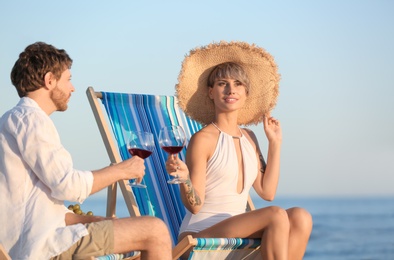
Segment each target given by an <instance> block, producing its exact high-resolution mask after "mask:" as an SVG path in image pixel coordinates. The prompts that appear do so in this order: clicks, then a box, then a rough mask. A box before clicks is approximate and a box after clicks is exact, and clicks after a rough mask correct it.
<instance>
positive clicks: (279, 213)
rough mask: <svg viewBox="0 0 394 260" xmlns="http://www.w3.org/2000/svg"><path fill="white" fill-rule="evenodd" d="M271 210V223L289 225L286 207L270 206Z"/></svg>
mask: <svg viewBox="0 0 394 260" xmlns="http://www.w3.org/2000/svg"><path fill="white" fill-rule="evenodd" d="M268 209H269V210H270V217H271V223H272V224H273V225H281V226H283V227H289V226H290V223H289V218H288V215H287V212H286V210H285V209H283V208H281V207H278V206H270V207H268Z"/></svg>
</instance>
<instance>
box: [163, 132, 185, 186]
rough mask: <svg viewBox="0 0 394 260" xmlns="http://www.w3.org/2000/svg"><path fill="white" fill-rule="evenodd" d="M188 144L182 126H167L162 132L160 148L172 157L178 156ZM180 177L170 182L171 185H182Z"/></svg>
mask: <svg viewBox="0 0 394 260" xmlns="http://www.w3.org/2000/svg"><path fill="white" fill-rule="evenodd" d="M185 143H186V134H185V131H184V130H183V128H182V127H181V126H178V125H171V126H165V127H163V128H162V129H161V130H160V134H159V144H160V147H161V148H162V149H163V150H164V151H166V152H167V153H168V154H169V155H170V156H171V155H174V156H177V155H178V153H179V152H180V151H182V149H183V147H184V146H185ZM182 182H183V181H181V180H180V179H179V177H178V176H176V177H175V178H173V179H171V180H168V181H167V183H169V184H178V183H182Z"/></svg>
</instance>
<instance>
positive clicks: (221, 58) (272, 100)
mask: <svg viewBox="0 0 394 260" xmlns="http://www.w3.org/2000/svg"><path fill="white" fill-rule="evenodd" d="M224 62H234V63H237V64H239V65H241V66H242V67H243V69H244V70H245V72H246V73H247V75H248V77H249V80H250V89H249V94H248V97H247V99H246V102H245V105H244V106H243V108H242V109H241V110H240V111H239V113H238V124H239V125H252V124H258V123H260V122H261V121H262V118H263V115H264V114H266V113H267V112H269V111H271V110H272V108H274V107H275V105H276V102H277V97H278V95H279V80H280V75H279V74H278V68H277V65H276V63H275V61H274V59H273V57H272V56H271V55H270V54H269V53H268V52H266V51H265V50H264V49H262V48H260V47H257V46H256V45H250V44H248V43H245V42H229V43H227V42H224V41H222V42H220V43H211V44H209V45H207V46H203V47H199V48H196V49H193V50H191V51H190V53H189V55H187V56H186V57H185V59H184V60H183V62H182V69H181V72H180V73H179V76H178V84H177V85H176V96H177V98H178V102H179V106H180V107H181V108H182V109H183V111H184V112H185V113H186V114H187V115H188V116H189V117H190V118H192V119H194V120H196V121H198V122H200V123H201V124H203V125H207V124H209V123H211V122H213V121H214V118H215V107H214V104H213V101H212V100H211V99H210V98H209V96H208V77H209V74H210V73H211V71H212V70H213V69H214V67H215V66H217V65H219V64H221V63H224Z"/></svg>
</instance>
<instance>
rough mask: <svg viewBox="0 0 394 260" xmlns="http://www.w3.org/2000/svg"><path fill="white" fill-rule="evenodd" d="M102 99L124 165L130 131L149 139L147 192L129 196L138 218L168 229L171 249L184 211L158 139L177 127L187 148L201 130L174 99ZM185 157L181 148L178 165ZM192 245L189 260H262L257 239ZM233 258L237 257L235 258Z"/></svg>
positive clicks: (125, 96) (133, 96)
mask: <svg viewBox="0 0 394 260" xmlns="http://www.w3.org/2000/svg"><path fill="white" fill-rule="evenodd" d="M92 91H93V90H92ZM101 95H102V97H101V100H102V104H103V106H104V108H105V110H106V112H107V115H108V121H109V123H110V125H111V129H112V131H113V135H114V137H115V139H116V142H117V145H118V149H119V153H120V156H121V158H122V159H123V160H125V159H127V158H130V154H129V152H128V150H127V147H126V136H127V133H128V132H129V131H132V130H137V131H149V132H152V133H153V135H154V139H155V148H154V151H153V153H152V155H151V156H150V157H148V158H147V159H145V166H146V170H145V176H144V179H143V183H144V184H146V185H147V188H146V189H141V188H133V193H134V196H135V199H136V202H137V205H138V208H139V210H140V213H141V215H150V216H155V217H158V218H160V219H162V220H163V221H164V222H165V223H166V224H167V226H168V227H169V230H170V233H171V237H172V242H173V246H176V245H177V243H178V240H177V236H178V232H179V228H180V224H181V223H182V219H183V217H184V215H185V208H184V205H183V204H182V201H181V198H180V195H179V185H172V184H168V183H167V180H168V179H169V178H170V176H169V175H168V174H167V172H166V170H165V162H166V159H167V154H166V152H164V151H163V150H162V149H161V148H160V145H159V142H158V136H159V132H160V129H161V128H162V127H163V126H165V125H181V126H182V127H183V129H184V130H185V132H186V136H187V143H186V147H187V144H188V140H189V139H190V137H191V136H192V135H193V134H194V133H195V132H197V131H198V130H200V129H201V127H202V126H201V125H200V124H199V123H197V122H196V121H194V120H192V119H190V118H189V117H187V116H186V115H185V113H184V112H183V111H182V110H181V109H180V108H179V107H178V104H177V100H176V97H174V96H160V95H145V94H126V93H112V92H101ZM185 154H186V148H184V149H183V150H182V151H181V153H179V157H180V159H182V160H185ZM194 241H195V242H194V243H193V245H194V246H195V247H194V250H193V252H192V253H191V254H190V256H189V259H253V258H251V257H252V255H255V254H256V252H257V253H258V254H259V257H260V258H261V256H260V253H259V250H258V248H259V247H260V239H241V238H197V239H194ZM174 250H175V249H174ZM241 251H242V253H240V252H241ZM239 253H240V254H241V255H243V256H242V257H241V255H239ZM234 254H237V256H236V257H234ZM249 255H250V256H249ZM246 257H247V258H246Z"/></svg>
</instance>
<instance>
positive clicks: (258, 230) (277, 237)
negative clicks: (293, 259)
mask: <svg viewBox="0 0 394 260" xmlns="http://www.w3.org/2000/svg"><path fill="white" fill-rule="evenodd" d="M289 230H290V224H289V218H288V215H287V213H286V211H285V210H284V209H282V208H279V207H276V206H270V207H266V208H262V209H256V210H253V211H250V212H246V213H244V214H240V215H237V216H234V217H231V218H228V219H226V220H224V221H222V222H220V223H218V224H216V225H214V226H212V227H210V228H207V229H205V230H203V231H201V232H199V233H197V234H195V235H194V237H243V238H261V240H262V241H261V252H262V256H263V258H264V259H267V260H269V259H287V256H288V241H289Z"/></svg>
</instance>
